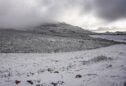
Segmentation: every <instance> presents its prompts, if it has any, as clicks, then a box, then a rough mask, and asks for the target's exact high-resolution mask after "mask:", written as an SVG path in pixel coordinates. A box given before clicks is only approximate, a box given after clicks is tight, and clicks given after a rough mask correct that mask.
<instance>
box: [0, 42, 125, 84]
mask: <svg viewBox="0 0 126 86" xmlns="http://www.w3.org/2000/svg"><path fill="white" fill-rule="evenodd" d="M0 86H126V45H125V44H118V45H113V46H109V47H104V48H99V49H93V50H87V51H78V52H68V53H57V54H39V53H38V54H0Z"/></svg>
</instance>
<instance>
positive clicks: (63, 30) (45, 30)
mask: <svg viewBox="0 0 126 86" xmlns="http://www.w3.org/2000/svg"><path fill="white" fill-rule="evenodd" d="M29 30H30V31H33V32H36V33H41V34H45V35H51V36H60V37H70V38H81V39H86V38H89V37H88V36H87V34H91V33H93V32H91V31H88V30H84V29H82V28H80V27H78V26H72V25H69V24H66V23H51V24H50V23H49V24H42V25H39V26H36V27H32V29H31V28H30V29H29V28H28V31H29Z"/></svg>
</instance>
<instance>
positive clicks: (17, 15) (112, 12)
mask: <svg viewBox="0 0 126 86" xmlns="http://www.w3.org/2000/svg"><path fill="white" fill-rule="evenodd" d="M125 4H126V1H125V0H60V1H59V0H0V28H22V27H29V26H35V25H39V24H44V23H52V22H66V23H68V24H72V25H77V26H80V27H84V28H87V29H92V28H96V27H99V26H104V25H110V26H111V24H114V22H117V21H118V22H122V19H123V20H124V19H125V17H126V5H125ZM116 25H119V26H121V25H120V24H116ZM124 27H126V26H124Z"/></svg>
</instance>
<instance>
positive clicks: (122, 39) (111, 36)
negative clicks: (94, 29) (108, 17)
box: [90, 35, 126, 43]
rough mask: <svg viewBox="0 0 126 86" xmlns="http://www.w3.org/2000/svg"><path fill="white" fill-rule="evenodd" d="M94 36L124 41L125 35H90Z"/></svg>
mask: <svg viewBox="0 0 126 86" xmlns="http://www.w3.org/2000/svg"><path fill="white" fill-rule="evenodd" d="M90 36H91V37H94V38H102V39H108V40H114V41H118V42H125V43H126V35H90Z"/></svg>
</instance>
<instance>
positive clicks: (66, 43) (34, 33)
mask: <svg viewBox="0 0 126 86" xmlns="http://www.w3.org/2000/svg"><path fill="white" fill-rule="evenodd" d="M91 33H92V32H90V31H87V30H83V29H81V28H79V27H76V26H71V25H68V24H62V23H59V24H46V25H41V26H38V27H34V28H32V29H27V30H25V31H21V30H12V29H0V52H1V53H52V52H69V51H78V50H88V49H94V48H99V47H105V46H109V45H113V44H117V42H114V41H108V40H103V39H96V38H91V37H89V36H88V34H91Z"/></svg>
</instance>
